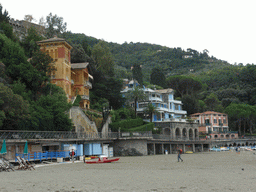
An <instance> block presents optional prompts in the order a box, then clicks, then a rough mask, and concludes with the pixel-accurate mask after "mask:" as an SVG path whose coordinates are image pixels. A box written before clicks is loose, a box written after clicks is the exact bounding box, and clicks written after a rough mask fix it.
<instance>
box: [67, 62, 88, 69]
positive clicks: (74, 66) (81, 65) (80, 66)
mask: <svg viewBox="0 0 256 192" xmlns="http://www.w3.org/2000/svg"><path fill="white" fill-rule="evenodd" d="M88 65H89V63H88V62H87V63H71V69H85V68H86V67H87V66H88Z"/></svg>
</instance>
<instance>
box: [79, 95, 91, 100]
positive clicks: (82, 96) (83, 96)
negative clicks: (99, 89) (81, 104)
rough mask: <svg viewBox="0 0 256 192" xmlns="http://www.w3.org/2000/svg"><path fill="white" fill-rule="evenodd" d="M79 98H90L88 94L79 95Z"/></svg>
mask: <svg viewBox="0 0 256 192" xmlns="http://www.w3.org/2000/svg"><path fill="white" fill-rule="evenodd" d="M81 99H85V100H90V97H89V95H81Z"/></svg>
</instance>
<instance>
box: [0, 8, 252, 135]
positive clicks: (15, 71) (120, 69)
mask: <svg viewBox="0 0 256 192" xmlns="http://www.w3.org/2000/svg"><path fill="white" fill-rule="evenodd" d="M27 18H31V17H27ZM9 19H10V18H9V16H8V12H3V9H2V8H1V9H0V45H1V46H0V51H1V52H0V62H2V63H3V64H4V65H3V64H2V65H0V68H1V70H0V72H1V73H0V83H1V84H0V96H1V98H0V127H1V126H2V127H5V128H17V129H26V128H29V129H38V130H46V129H49V130H69V129H71V127H72V125H71V123H70V121H68V117H67V115H66V114H65V110H67V109H68V108H69V107H70V106H71V105H70V104H68V103H67V101H65V99H64V97H63V92H62V91H61V90H59V89H58V88H56V87H54V85H50V84H47V82H48V81H49V77H48V76H47V74H48V72H49V71H51V70H52V69H51V62H52V61H51V60H50V58H49V57H48V56H47V55H44V54H42V53H40V52H38V50H39V49H38V46H37V44H36V41H39V40H41V39H43V38H51V37H53V35H57V36H58V37H61V38H64V39H66V40H67V41H68V43H69V44H71V46H72V47H73V49H72V52H71V62H72V63H81V62H89V68H90V70H89V71H90V73H91V74H92V75H93V80H92V84H93V86H92V87H93V88H92V90H90V102H91V108H92V109H96V110H98V111H102V110H103V107H105V108H107V107H113V109H115V110H118V109H120V108H122V106H124V104H125V100H124V98H123V97H122V96H121V94H120V91H121V90H122V87H123V81H122V79H124V78H126V79H130V80H131V79H132V78H133V79H136V80H138V82H139V83H140V85H141V86H142V85H145V86H148V87H151V88H156V89H161V88H173V89H174V90H175V98H176V99H180V100H182V102H183V109H184V110H187V112H188V115H190V114H192V113H196V112H203V111H207V110H214V111H218V112H225V113H228V115H229V125H230V127H231V129H232V130H239V132H240V134H241V132H242V130H243V131H244V133H246V132H252V131H253V130H255V123H256V107H255V105H256V67H255V65H254V64H247V65H242V64H239V65H231V64H229V63H227V62H225V61H222V60H221V58H215V57H214V56H209V51H208V50H206V49H205V50H203V51H202V52H199V51H197V50H194V49H192V48H191V49H187V50H182V49H181V48H179V47H176V48H168V47H164V46H160V45H153V44H148V43H133V42H130V43H123V44H121V45H120V44H117V43H112V42H105V41H103V40H99V39H96V38H94V37H89V36H86V35H85V34H82V33H81V34H74V33H72V32H71V31H69V32H67V31H66V23H64V21H63V18H62V17H58V16H57V15H52V14H49V15H48V16H47V17H46V21H47V24H46V25H45V26H48V27H46V28H45V30H46V33H45V36H41V35H39V34H38V33H37V31H36V30H35V29H33V28H30V29H28V34H27V36H26V37H25V38H24V39H23V40H20V39H19V37H17V34H15V33H13V32H12V31H13V30H12V27H11V26H10V25H9V24H8V20H9ZM17 58H19V59H17ZM28 58H30V59H28ZM2 69H3V70H2ZM4 69H5V70H4ZM35 79H36V80H35ZM13 98H16V100H17V101H19V102H18V104H19V105H20V107H17V108H15V105H16V104H15V103H11V102H10V101H11V100H12V99H13ZM58 102H60V103H58ZM45 103H48V107H47V105H45ZM56 105H57V106H58V107H59V108H58V109H57V108H56ZM24 106H25V107H24ZM21 108H22V109H23V108H24V110H20V109H21ZM10 109H12V110H10ZM55 110H56V111H55ZM60 121H62V122H65V123H64V124H63V123H61V124H60V125H61V126H59V127H58V126H57V125H58V122H60ZM19 122H22V123H19ZM46 122H50V126H45V125H46V124H47V123H46Z"/></svg>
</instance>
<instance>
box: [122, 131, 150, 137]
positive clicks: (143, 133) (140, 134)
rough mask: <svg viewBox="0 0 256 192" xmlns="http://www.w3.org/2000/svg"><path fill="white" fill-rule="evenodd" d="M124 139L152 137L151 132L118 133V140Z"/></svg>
mask: <svg viewBox="0 0 256 192" xmlns="http://www.w3.org/2000/svg"><path fill="white" fill-rule="evenodd" d="M124 137H152V132H151V131H137V132H120V133H119V138H124Z"/></svg>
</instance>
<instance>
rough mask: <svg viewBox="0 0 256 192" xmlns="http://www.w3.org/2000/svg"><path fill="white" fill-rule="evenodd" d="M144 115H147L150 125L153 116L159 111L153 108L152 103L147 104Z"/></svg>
mask: <svg viewBox="0 0 256 192" xmlns="http://www.w3.org/2000/svg"><path fill="white" fill-rule="evenodd" d="M144 113H145V114H148V115H149V117H150V122H151V123H152V121H153V115H154V114H158V113H159V111H158V110H157V107H156V106H154V105H153V104H152V103H148V105H147V107H146V108H145V109H144Z"/></svg>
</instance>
